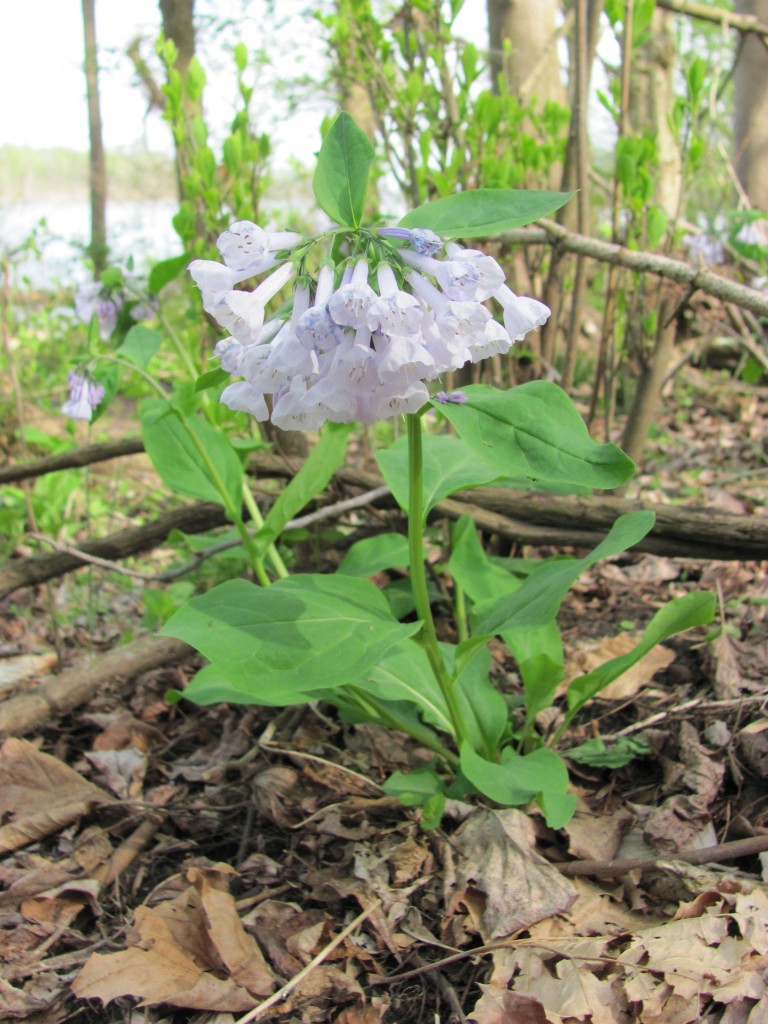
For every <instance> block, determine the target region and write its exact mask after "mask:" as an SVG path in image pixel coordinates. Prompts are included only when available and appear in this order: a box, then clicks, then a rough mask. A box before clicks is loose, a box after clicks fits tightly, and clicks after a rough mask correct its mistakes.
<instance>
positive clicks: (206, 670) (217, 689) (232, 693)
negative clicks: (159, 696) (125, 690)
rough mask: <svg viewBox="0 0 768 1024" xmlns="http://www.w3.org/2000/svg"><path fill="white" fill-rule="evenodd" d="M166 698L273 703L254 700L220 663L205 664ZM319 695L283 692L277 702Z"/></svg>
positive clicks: (302, 701) (302, 700) (299, 701)
mask: <svg viewBox="0 0 768 1024" xmlns="http://www.w3.org/2000/svg"><path fill="white" fill-rule="evenodd" d="M165 698H166V700H168V701H170V703H171V704H175V703H177V701H180V700H181V699H182V698H183V699H184V700H191V701H192V703H193V704H201V705H202V706H204V707H207V706H209V705H210V704H253V703H265V704H266V703H271V702H267V701H263V702H262V701H257V702H254V699H253V696H252V695H251V694H250V693H248V692H247V691H246V690H241V689H238V687H236V686H233V685H232V683H230V682H229V680H228V679H227V678H226V676H225V675H224V673H223V671H222V670H221V668H219V666H218V665H203V667H202V668H201V669H198V670H197V672H196V673H195V674H194V676H193V677H192V679H191V680H190V681H189V683H188V684H187V686H186V687H185V688H184V689H183V690H167V691H166V694H165ZM317 699H318V695H317V694H312V695H308V694H305V693H298V692H295V693H291V694H281V699H280V700H279V701H278V702H277V703H278V705H279V706H281V707H282V706H284V705H287V704H306V703H307V702H308V701H310V700H317Z"/></svg>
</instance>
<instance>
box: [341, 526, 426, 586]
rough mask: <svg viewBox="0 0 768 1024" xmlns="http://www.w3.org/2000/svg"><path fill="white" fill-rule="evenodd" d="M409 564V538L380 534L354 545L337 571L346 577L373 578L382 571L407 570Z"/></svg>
mask: <svg viewBox="0 0 768 1024" xmlns="http://www.w3.org/2000/svg"><path fill="white" fill-rule="evenodd" d="M409 563H410V553H409V551H408V538H407V537H405V536H404V535H403V534H402V533H380V534H378V535H377V536H376V537H366V538H365V540H359V541H357V543H356V544H353V545H352V547H351V548H350V549H349V551H347V553H346V554H345V555H344V557H343V558H342V560H341V565H340V566H339V568H338V569H337V570H336V571H337V572H340V573H343V574H344V575H345V576H373V574H374V573H376V572H381V571H382V569H394V568H395V567H398V568H399V567H402V568H407V567H408V565H409Z"/></svg>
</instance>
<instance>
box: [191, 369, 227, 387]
mask: <svg viewBox="0 0 768 1024" xmlns="http://www.w3.org/2000/svg"><path fill="white" fill-rule="evenodd" d="M230 379H231V378H230V375H229V374H228V373H227V371H226V370H222V368H221V367H220V366H217V367H216V368H215V369H213V370H208V372H207V373H202V374H201V375H200V376H199V377H198V378H197V380H196V381H195V391H208V390H209V389H212V388H220V387H222V386H223V385H224V384H227V383H228V382H229V380H230Z"/></svg>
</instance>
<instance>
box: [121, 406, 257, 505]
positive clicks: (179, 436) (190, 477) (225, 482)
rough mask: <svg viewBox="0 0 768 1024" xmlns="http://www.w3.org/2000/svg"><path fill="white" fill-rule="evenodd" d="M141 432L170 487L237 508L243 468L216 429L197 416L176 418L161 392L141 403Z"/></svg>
mask: <svg viewBox="0 0 768 1024" xmlns="http://www.w3.org/2000/svg"><path fill="white" fill-rule="evenodd" d="M141 434H142V437H143V439H144V446H145V447H146V450H147V454H148V455H149V457H150V459H151V460H152V465H153V466H154V467H155V469H156V470H157V472H158V473H159V474H160V476H161V477H162V479H163V482H164V483H165V484H167V485H168V486H169V487H170V488H172V489H173V490H174V491H177V492H178V493H179V494H185V495H187V496H188V497H190V498H199V499H201V500H202V501H214V502H216V503H217V504H218V505H223V506H224V508H225V509H227V510H228V511H230V512H231V511H232V510H239V509H240V507H241V504H242V480H243V469H242V466H241V464H240V459H239V458H238V456H237V453H236V452H235V450H234V448H233V447H232V445H231V444H230V443H229V441H228V440H227V438H226V436H225V435H224V434H223V433H222V432H221V431H220V430H216V428H215V427H212V426H211V425H210V423H207V422H206V421H205V420H203V419H200V418H199V417H197V416H184V417H183V418H182V416H181V415H180V414H179V413H178V412H177V411H176V410H175V409H174V408H173V406H172V405H171V403H170V402H167V401H166V400H165V399H163V398H150V399H147V400H146V401H145V402H143V403H142V406H141Z"/></svg>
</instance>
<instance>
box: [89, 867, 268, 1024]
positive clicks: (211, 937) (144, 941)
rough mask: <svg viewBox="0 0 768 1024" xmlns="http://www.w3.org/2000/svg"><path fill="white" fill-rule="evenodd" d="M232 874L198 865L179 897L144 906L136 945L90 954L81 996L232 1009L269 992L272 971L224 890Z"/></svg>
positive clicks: (139, 914)
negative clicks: (121, 997) (130, 997)
mask: <svg viewBox="0 0 768 1024" xmlns="http://www.w3.org/2000/svg"><path fill="white" fill-rule="evenodd" d="M228 873H231V869H229V868H228V867H227V866H226V865H220V866H219V867H218V870H217V869H216V868H213V869H207V870H202V869H199V868H192V869H191V870H190V871H189V873H188V876H187V877H188V879H189V881H190V882H191V885H190V886H189V887H188V888H187V889H186V890H185V891H184V892H183V893H181V894H180V895H179V896H178V897H176V899H174V900H167V901H165V902H164V903H161V904H160V905H159V906H158V907H156V908H154V909H153V908H151V907H147V906H141V907H139V908H138V909H137V911H136V914H135V918H134V928H133V929H132V933H131V935H130V936H129V939H130V940H131V941H133V942H134V945H133V948H130V949H126V950H123V951H122V952H119V953H109V954H98V953H95V954H94V955H93V956H91V958H90V959H89V960H88V962H87V963H86V965H85V967H84V968H83V970H82V972H81V973H80V975H79V976H78V977H77V979H76V980H75V982H74V983H73V985H72V990H73V992H74V993H75V995H77V996H79V997H80V998H82V999H100V1000H101V1001H102V1002H103V1003H104V1004H107V1003H109V1002H111V1001H112V1000H113V999H116V998H118V997H120V996H133V997H134V998H137V999H139V1000H141V1001H140V1003H139V1005H140V1006H155V1005H157V1004H158V1003H168V1004H170V1005H171V1006H179V1007H185V1008H187V1009H195V1010H215V1011H219V1012H227V1011H228V1012H232V1013H241V1012H243V1011H245V1010H249V1009H251V1008H252V1007H253V1006H254V1005H255V1004H256V1002H257V999H256V998H255V997H262V996H266V995H269V994H270V993H271V992H272V991H273V990H274V987H275V981H274V976H273V974H272V972H271V971H270V970H269V968H268V967H267V965H266V963H265V962H264V958H263V956H262V954H261V951H260V949H259V947H258V946H257V945H256V943H255V941H254V939H253V937H252V936H250V935H248V934H247V932H246V931H245V929H244V928H243V926H242V922H241V921H240V919H239V918H238V916H237V911H236V908H235V903H234V900H233V899H232V897H231V896H230V894H229V893H228V892H227V891H226V889H225V885H226V875H227V874H228ZM222 975H226V976H225V977H222Z"/></svg>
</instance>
